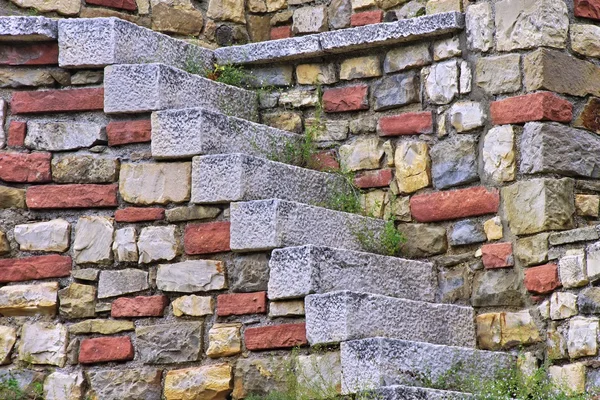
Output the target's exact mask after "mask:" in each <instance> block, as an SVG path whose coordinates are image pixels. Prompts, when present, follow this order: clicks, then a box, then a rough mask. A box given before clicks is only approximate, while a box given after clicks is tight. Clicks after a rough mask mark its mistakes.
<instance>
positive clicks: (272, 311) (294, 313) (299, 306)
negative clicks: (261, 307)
mask: <svg viewBox="0 0 600 400" xmlns="http://www.w3.org/2000/svg"><path fill="white" fill-rule="evenodd" d="M304 314H305V311H304V300H288V301H271V302H270V303H269V318H278V317H303V316H304Z"/></svg>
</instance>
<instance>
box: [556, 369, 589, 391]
mask: <svg viewBox="0 0 600 400" xmlns="http://www.w3.org/2000/svg"><path fill="white" fill-rule="evenodd" d="M548 373H549V375H550V379H551V380H552V382H554V384H555V385H557V386H559V387H561V388H563V389H564V390H567V391H573V392H574V393H576V394H582V393H585V365H583V364H582V363H576V364H567V365H564V366H556V365H553V366H551V367H550V368H549V369H548Z"/></svg>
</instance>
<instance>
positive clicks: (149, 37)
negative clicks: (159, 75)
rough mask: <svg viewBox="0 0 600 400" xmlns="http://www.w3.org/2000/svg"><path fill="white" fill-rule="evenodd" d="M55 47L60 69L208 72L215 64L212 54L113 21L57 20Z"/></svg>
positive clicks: (206, 50)
mask: <svg viewBox="0 0 600 400" xmlns="http://www.w3.org/2000/svg"><path fill="white" fill-rule="evenodd" d="M58 46H59V55H58V64H59V65H60V66H61V67H63V68H70V67H71V68H73V67H77V68H88V67H104V66H107V65H112V64H142V63H157V62H159V63H164V64H168V65H172V66H174V67H178V68H184V67H186V66H187V65H189V64H194V66H195V67H199V68H206V69H207V70H210V69H212V68H213V62H214V55H213V52H212V50H208V49H204V48H202V47H198V46H195V45H192V44H189V43H186V42H184V41H182V40H177V39H173V38H171V37H169V36H167V35H163V34H162V33H158V32H154V31H152V30H150V29H147V28H143V27H141V26H138V25H136V24H133V23H131V22H127V21H124V20H122V19H119V18H112V17H111V18H78V19H62V20H60V21H59V22H58Z"/></svg>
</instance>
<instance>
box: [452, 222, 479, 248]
mask: <svg viewBox="0 0 600 400" xmlns="http://www.w3.org/2000/svg"><path fill="white" fill-rule="evenodd" d="M448 240H449V242H450V246H462V245H466V244H473V243H481V242H485V240H486V236H485V232H484V231H483V227H482V226H481V224H479V223H478V222H477V221H474V220H464V221H460V222H457V223H456V224H454V226H453V227H452V231H451V232H450V235H449V237H448Z"/></svg>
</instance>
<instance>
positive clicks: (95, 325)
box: [69, 319, 135, 335]
mask: <svg viewBox="0 0 600 400" xmlns="http://www.w3.org/2000/svg"><path fill="white" fill-rule="evenodd" d="M134 329H135V326H134V325H133V322H132V321H122V320H113V319H88V320H86V321H82V322H78V323H76V324H73V325H71V326H69V333H71V334H73V335H82V334H87V333H99V334H101V335H113V334H115V333H119V332H127V331H132V330H134Z"/></svg>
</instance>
